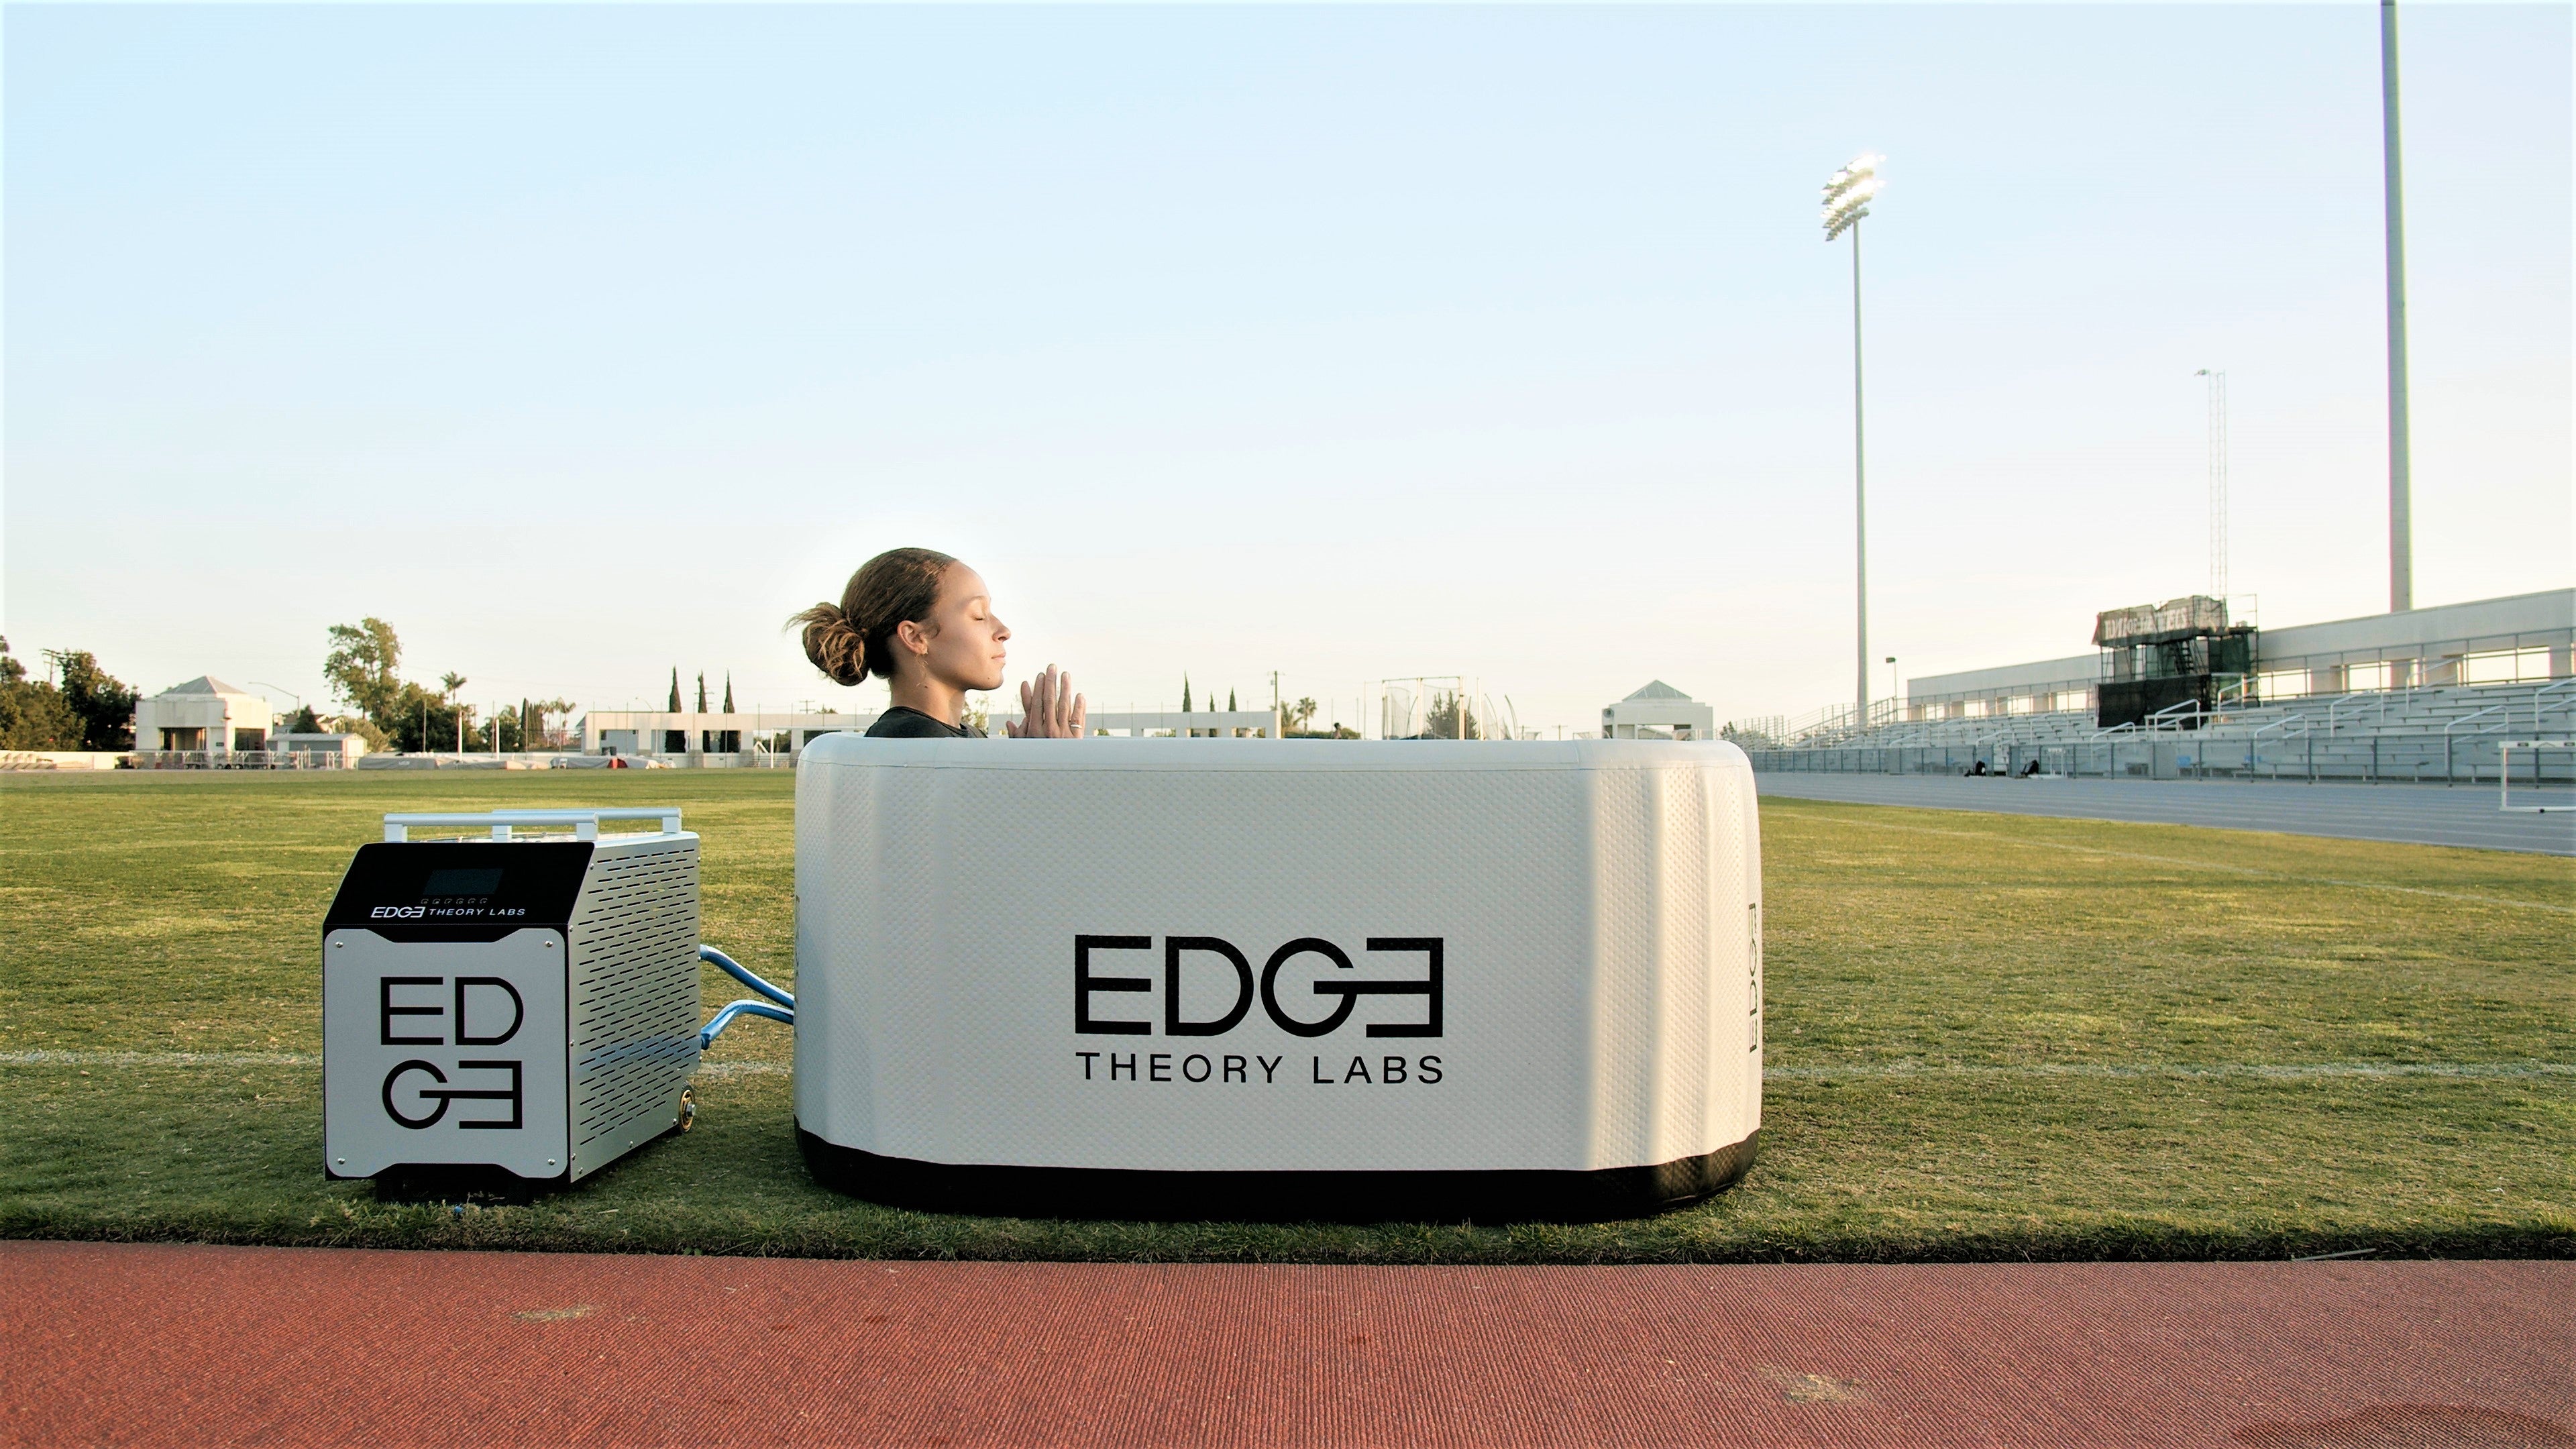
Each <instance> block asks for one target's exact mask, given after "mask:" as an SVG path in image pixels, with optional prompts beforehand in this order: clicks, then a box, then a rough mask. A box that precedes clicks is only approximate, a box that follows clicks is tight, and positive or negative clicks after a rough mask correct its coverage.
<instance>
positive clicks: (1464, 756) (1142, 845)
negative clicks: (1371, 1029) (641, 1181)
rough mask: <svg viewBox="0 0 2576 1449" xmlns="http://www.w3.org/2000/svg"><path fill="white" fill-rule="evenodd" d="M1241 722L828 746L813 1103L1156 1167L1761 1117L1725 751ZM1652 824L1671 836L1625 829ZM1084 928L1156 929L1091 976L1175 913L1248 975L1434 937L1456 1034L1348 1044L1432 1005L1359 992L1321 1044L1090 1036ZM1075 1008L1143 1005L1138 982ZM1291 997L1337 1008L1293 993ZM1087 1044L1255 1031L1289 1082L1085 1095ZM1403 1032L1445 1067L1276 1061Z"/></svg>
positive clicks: (1539, 1149)
mask: <svg viewBox="0 0 2576 1449" xmlns="http://www.w3.org/2000/svg"><path fill="white" fill-rule="evenodd" d="M1231 743H1233V742H1224V741H1206V742H1193V741H1186V740H1183V741H1170V740H1162V741H1124V740H1087V741H1061V742H1058V741H1023V742H1015V743H1013V744H1012V746H1011V747H1010V748H1007V749H993V748H986V747H980V746H978V745H975V744H970V743H962V742H952V741H907V740H874V741H870V740H860V739H856V738H852V739H847V740H826V741H821V742H818V743H817V745H816V746H815V747H814V748H813V749H812V750H810V751H809V753H808V754H807V756H806V758H805V762H804V768H803V770H801V771H800V774H799V779H798V801H797V831H798V840H797V862H798V867H797V868H798V896H799V912H798V978H797V979H798V991H799V1002H800V1007H799V1013H798V1015H799V1026H798V1041H797V1057H798V1070H797V1073H796V1094H797V1113H798V1118H799V1120H800V1122H801V1123H802V1124H803V1125H804V1126H805V1127H807V1128H808V1129H809V1130H813V1131H815V1132H817V1133H819V1134H820V1135H822V1136H824V1137H825V1138H826V1139H827V1140H830V1141H833V1142H837V1143H839V1144H841V1145H844V1146H851V1147H858V1148H862V1149H864V1150H867V1151H871V1152H878V1153H883V1154H887V1155H892V1156H898V1157H908V1158H915V1159H921V1160H927V1161H935V1162H951V1163H965V1162H982V1163H1006V1164H1017V1165H1033V1166H1114V1167H1137V1168H1161V1169H1167V1170H1192V1169H1197V1170H1206V1169H1217V1168H1251V1169H1272V1170H1352V1169H1366V1168H1383V1169H1395V1170H1406V1169H1426V1168H1429V1169H1441V1168H1446V1169H1480V1168H1498V1167H1532V1168H1557V1169H1591V1168H1602V1167H1622V1166H1634V1165H1639V1164H1642V1163H1649V1162H1663V1161H1671V1160H1675V1159H1678V1158H1683V1157H1688V1156H1695V1155H1699V1154H1702V1153H1706V1152H1709V1151H1712V1150H1715V1149H1716V1148H1719V1147H1723V1146H1726V1145H1728V1144H1730V1143H1733V1142H1735V1141H1738V1140H1741V1139H1742V1138H1743V1137H1744V1136H1746V1135H1748V1134H1749V1133H1750V1132H1751V1130H1752V1129H1753V1127H1754V1126H1755V1125H1756V1124H1758V1121H1759V1110H1760V1109H1759V1060H1758V1055H1756V1054H1754V1053H1751V1052H1748V1051H1747V1050H1746V1045H1747V1042H1746V1035H1745V1031H1746V1023H1745V1020H1744V1017H1743V1003H1744V987H1743V983H1744V981H1745V978H1746V976H1747V973H1748V971H1749V966H1750V963H1749V960H1748V950H1747V944H1746V936H1745V930H1744V925H1743V916H1744V914H1745V907H1746V905H1747V904H1748V903H1749V902H1748V899H1747V897H1748V895H1749V894H1750V892H1751V890H1752V889H1753V888H1754V887H1753V883H1754V882H1758V879H1759V876H1758V871H1759V863H1758V855H1756V854H1754V853H1753V852H1754V849H1755V847H1754V844H1753V841H1752V838H1751V837H1752V835H1753V833H1754V830H1755V826H1754V821H1753V815H1752V809H1753V807H1752V791H1751V777H1750V772H1749V770H1748V769H1747V767H1746V766H1745V764H1744V761H1743V756H1742V754H1741V753H1740V752H1738V751H1736V750H1735V749H1734V748H1733V747H1732V746H1730V745H1725V744H1718V743H1709V744H1691V745H1675V744H1670V743H1661V742H1655V743H1630V742H1585V743H1572V742H1568V743H1563V744H1556V743H1545V744H1539V743H1531V744H1510V745H1497V744H1493V743H1463V744H1461V743H1450V742H1436V741H1421V742H1416V741H1404V742H1384V743H1378V742H1370V743H1352V742H1324V741H1315V742H1304V741H1288V742H1283V743H1281V744H1278V745H1275V746H1264V747H1261V748H1258V749H1242V748H1234V749H1229V748H1227V746H1228V745H1229V744H1231ZM1176 751H1185V752H1190V757H1188V758H1186V759H1185V758H1183V757H1181V756H1179V755H1176V754H1175V752H1176ZM1666 825H1670V826H1673V827H1675V828H1676V830H1677V831H1678V833H1679V835H1680V836H1683V837H1687V838H1683V839H1679V840H1677V841H1668V842H1666V843H1665V844H1661V845H1651V844H1647V843H1645V841H1644V839H1643V837H1642V836H1640V835H1638V832H1642V831H1645V830H1647V829H1649V828H1658V829H1660V828H1661V827H1662V826H1666ZM1735 825H1740V828H1741V830H1742V833H1743V836H1744V839H1743V840H1742V841H1741V842H1740V843H1736V844H1729V845H1712V844H1710V841H1711V839H1712V838H1713V837H1712V832H1714V834H1715V836H1722V837H1725V838H1726V839H1728V840H1733V839H1734V838H1735V836H1736V833H1737V832H1736V829H1735V828H1732V827H1733V826H1735ZM1720 826H1728V827H1730V828H1723V829H1721V828H1718V827H1720ZM1623 832H1624V833H1623ZM1665 833H1666V834H1671V833H1673V832H1665ZM1631 836H1636V837H1637V838H1629V837H1631ZM1656 838H1657V839H1659V840H1661V839H1663V836H1660V835H1659V836H1657V837H1656ZM1622 840H1625V841H1626V843H1624V844H1619V843H1618V842H1620V841H1622ZM1604 842H1611V844H1609V845H1605V844H1604ZM1237 882H1253V883H1256V888H1254V889H1250V890H1244V889H1237V888H1235V886H1234V883H1237ZM1076 932H1087V933H1093V934H1129V933H1132V934H1138V935H1149V936H1151V937H1153V938H1154V939H1155V941H1156V943H1157V944H1156V948H1155V949H1154V950H1152V951H1151V952H1133V953H1117V954H1114V955H1104V956H1102V957H1100V958H1098V959H1097V961H1096V964H1095V971H1096V972H1098V973H1099V974H1102V975H1133V976H1146V977H1152V978H1159V977H1160V975H1161V969H1162V955H1161V950H1160V942H1161V940H1162V938H1164V937H1165V936H1168V935H1175V934H1179V935H1214V936H1220V937H1223V938H1225V939H1227V940H1229V941H1231V942H1233V943H1234V944H1235V945H1236V946H1237V947H1238V948H1240V949H1241V950H1243V952H1244V953H1245V955H1246V956H1247V957H1248V958H1249V959H1250V961H1251V962H1252V965H1253V967H1254V969H1255V971H1256V972H1258V971H1259V969H1260V967H1261V965H1262V964H1263V962H1264V961H1265V960H1266V959H1267V957H1268V956H1269V954H1270V952H1271V951H1272V950H1273V949H1275V948H1276V947H1277V946H1279V945H1280V944H1281V943H1283V942H1285V941H1287V940H1289V939H1292V938H1295V937H1299V936H1309V935H1320V936H1323V937H1326V938H1328V939H1330V940H1333V941H1334V942H1335V943H1336V944H1338V945H1340V946H1342V947H1343V948H1344V949H1345V950H1347V951H1349V952H1350V953H1351V954H1352V956H1353V959H1354V960H1355V961H1356V962H1357V963H1358V964H1359V966H1360V970H1359V971H1357V972H1355V973H1354V975H1355V976H1357V977H1359V978H1361V979H1368V978H1384V977H1389V976H1402V977H1412V976H1415V975H1417V974H1418V967H1417V966H1416V964H1415V963H1418V962H1419V960H1420V958H1419V956H1413V955H1407V956H1403V957H1379V958H1375V960H1376V961H1377V962H1379V963H1381V964H1372V960H1373V958H1372V957H1371V956H1369V955H1368V954H1367V953H1365V952H1363V950H1362V949H1361V948H1362V946H1363V944H1364V941H1365V939H1366V938H1367V937H1370V936H1403V935H1437V936H1442V937H1444V938H1445V939H1446V940H1447V943H1448V946H1447V959H1448V990H1447V1003H1446V1004H1447V1031H1446V1034H1445V1036H1444V1037H1442V1038H1387V1037H1379V1038H1371V1037H1367V1036H1365V1035H1364V1034H1363V1033H1362V1032H1361V1031H1360V1029H1359V1023H1361V1022H1365V1021H1367V1020H1371V1019H1376V1020H1385V1021H1393V1020H1415V1019H1418V1013H1419V1010H1420V1007H1421V1003H1420V1000H1419V999H1418V998H1363V999H1362V1001H1361V1002H1360V1005H1359V1009H1358V1011H1357V1013H1356V1014H1355V1016H1354V1020H1353V1023H1352V1024H1351V1025H1347V1026H1345V1027H1344V1028H1343V1029H1342V1030H1340V1031H1338V1032H1336V1033H1334V1034H1333V1035H1332V1036H1329V1037H1325V1038H1318V1039H1305V1038H1298V1037H1294V1036H1291V1035H1289V1034H1288V1033H1285V1032H1283V1031H1281V1030H1280V1029H1279V1028H1278V1027H1277V1026H1276V1025H1275V1024H1274V1023H1272V1022H1271V1021H1270V1020H1269V1019H1268V1018H1267V1017H1266V1015H1265V1014H1264V1013H1263V1011H1262V1009H1261V1007H1260V1006H1259V1004H1258V1003H1257V1002H1256V1004H1255V1005H1254V1006H1253V1008H1252V1011H1251V1014H1250V1015H1249V1017H1248V1018H1247V1019H1246V1021H1245V1022H1244V1023H1243V1024H1242V1025H1241V1026H1239V1027H1237V1028H1236V1029H1235V1030H1234V1031H1233V1032H1232V1033H1230V1034H1228V1035H1226V1036H1224V1037H1217V1038H1203V1037H1183V1038H1172V1037H1165V1036H1163V1035H1161V1034H1160V1029H1159V1021H1158V1022H1157V1031H1156V1034H1154V1035H1152V1036H1147V1037H1134V1036H1084V1037H1076V1036H1075V1035H1074V1034H1073V1031H1072V1020H1071V1009H1072V1003H1071V996H1072V961H1071V955H1072V938H1073V936H1074V934H1075V933H1076ZM1310 959H1311V958H1310ZM1394 961H1401V962H1403V963H1404V965H1403V966H1401V967H1395V966H1391V965H1389V964H1383V963H1389V962H1394ZM917 962H934V963H946V965H945V966H944V967H942V968H940V969H935V970H931V971H925V972H922V973H921V974H919V975H917V976H916V975H913V974H911V972H910V970H909V969H908V968H906V967H905V966H904V965H903V964H902V963H917ZM1596 962H1598V963H1600V964H1599V967H1598V970H1597V972H1596V971H1595V969H1594V967H1593V963H1596ZM875 963H887V966H886V967H885V968H880V967H878V966H877V965H876V964H875ZM1205 964H1206V965H1208V966H1209V967H1211V968H1213V962H1212V961H1211V962H1209V963H1205ZM1506 968H1508V969H1506ZM1214 969H1221V968H1214ZM1336 974H1338V973H1336ZM1313 977H1314V973H1313V972H1311V971H1308V970H1304V969H1302V968H1301V969H1299V970H1296V971H1293V972H1291V973H1289V974H1288V975H1284V976H1283V978H1282V980H1283V983H1284V982H1286V981H1288V980H1290V979H1292V978H1293V979H1295V980H1296V981H1298V982H1299V983H1300V984H1301V985H1302V983H1303V982H1305V981H1309V980H1312V979H1313ZM1094 1001H1095V1008H1096V1010H1097V1012H1098V1013H1099V1014H1100V1015H1102V1016H1104V1017H1109V1016H1115V1017H1133V1018H1143V1017H1146V1016H1147V1015H1149V1014H1155V1015H1158V1013H1159V1002H1160V993H1159V990H1157V991H1156V992H1154V993H1151V994H1144V993H1137V994H1109V993H1103V994H1100V995H1098V996H1096V997H1095V998H1094ZM1309 1002H1311V1003H1312V1004H1313V1006H1314V1007H1317V1008H1323V1007H1326V1006H1327V1005H1328V1003H1327V1002H1326V1001H1325V1000H1324V999H1321V998H1312V997H1309V998H1306V1000H1304V1001H1300V1000H1297V999H1296V998H1294V997H1289V998H1288V999H1286V1000H1284V1001H1283V1006H1285V1007H1286V1008H1287V1009H1289V1010H1291V1011H1293V1012H1297V1013H1298V1014H1300V1015H1313V1014H1317V1013H1315V1012H1312V1011H1309V1010H1307V1006H1308V1003H1309ZM872 1027H873V1028H876V1029H872ZM1076 1049H1081V1050H1098V1051H1101V1052H1104V1053H1108V1052H1118V1053H1126V1052H1135V1053H1139V1054H1140V1065H1141V1064H1142V1062H1143V1056H1142V1054H1145V1053H1151V1052H1157V1051H1160V1052H1169V1053H1172V1054H1174V1057H1175V1060H1176V1061H1177V1060H1178V1059H1179V1057H1180V1056H1182V1055H1185V1054H1187V1053H1189V1052H1191V1051H1198V1052H1203V1053H1206V1054H1209V1055H1211V1056H1217V1055H1221V1054H1222V1053H1225V1052H1234V1053H1238V1054H1247V1055H1249V1054H1256V1053H1257V1054H1259V1055H1267V1056H1273V1057H1279V1058H1282V1059H1283V1060H1282V1061H1281V1064H1280V1066H1279V1068H1278V1073H1279V1076H1280V1079H1281V1084H1280V1085H1278V1086H1259V1085H1255V1086H1252V1087H1249V1088H1246V1087H1242V1086H1235V1087H1220V1086H1218V1085H1216V1084H1208V1085H1203V1086H1196V1087H1191V1086H1185V1085H1182V1084H1177V1083H1174V1084H1159V1085H1156V1084H1131V1083H1124V1082H1121V1083H1114V1084H1113V1083H1099V1084H1094V1089H1093V1090H1082V1087H1083V1084H1082V1083H1080V1082H1079V1080H1078V1066H1077V1064H1076V1062H1075V1059H1074V1058H1073V1057H1072V1055H1071V1053H1072V1052H1073V1051H1074V1050H1076ZM1396 1054H1401V1055H1404V1056H1406V1057H1408V1058H1415V1059H1418V1058H1419V1057H1420V1056H1422V1055H1425V1054H1429V1055H1437V1056H1440V1057H1442V1058H1443V1066H1444V1070H1445V1071H1446V1073H1447V1075H1448V1080H1447V1081H1445V1082H1443V1083H1441V1084H1438V1085H1436V1086H1421V1085H1415V1084H1407V1085H1404V1086H1386V1085H1374V1086H1363V1085H1360V1084H1356V1083H1354V1084H1350V1085H1347V1086H1341V1085H1336V1086H1332V1087H1323V1086H1314V1085H1312V1084H1311V1083H1310V1082H1305V1081H1300V1082H1297V1083H1295V1084H1290V1083H1289V1081H1288V1078H1289V1076H1290V1074H1291V1072H1292V1071H1293V1072H1295V1073H1298V1074H1301V1075H1302V1074H1304V1073H1306V1072H1307V1071H1308V1070H1309V1068H1310V1062H1309V1059H1310V1058H1311V1057H1315V1056H1318V1055H1320V1056H1322V1057H1324V1058H1326V1059H1327V1060H1328V1063H1329V1064H1330V1065H1331V1066H1332V1067H1333V1068H1335V1069H1336V1070H1338V1069H1340V1068H1342V1067H1344V1066H1346V1064H1347V1062H1348V1059H1349V1058H1350V1057H1351V1056H1353V1055H1362V1056H1367V1057H1369V1058H1371V1059H1372V1065H1373V1066H1374V1065H1376V1064H1377V1060H1378V1059H1381V1058H1382V1057H1384V1056H1386V1055H1396ZM1100 1060H1101V1061H1103V1062H1105V1060H1106V1058H1105V1057H1104V1058H1102V1059H1100ZM1069 1073H1071V1074H1072V1075H1071V1076H1069V1075H1068V1074H1069ZM1256 1075H1257V1072H1256ZM1147 1093H1167V1094H1171V1095H1168V1096H1163V1097H1153V1096H1148V1095H1147Z"/></svg>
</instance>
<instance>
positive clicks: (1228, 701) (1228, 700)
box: [1225, 689, 1234, 714]
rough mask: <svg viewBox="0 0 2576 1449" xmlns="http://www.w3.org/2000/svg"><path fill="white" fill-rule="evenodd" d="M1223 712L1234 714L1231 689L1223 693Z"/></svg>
mask: <svg viewBox="0 0 2576 1449" xmlns="http://www.w3.org/2000/svg"><path fill="white" fill-rule="evenodd" d="M1225 712H1226V713H1227V714H1232V713H1234V691H1233V690H1231V689H1229V690H1227V691H1226V692H1225Z"/></svg>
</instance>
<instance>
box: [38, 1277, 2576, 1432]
mask: <svg viewBox="0 0 2576 1449" xmlns="http://www.w3.org/2000/svg"><path fill="white" fill-rule="evenodd" d="M2571 1313H2576V1264H2570V1263H2563V1262H2499V1263H2446V1262H2404V1263H2367V1262H2337V1263H2300V1264H2291V1263H2282V1264H2241V1263H2239V1264H2224V1263H2197V1264H2193V1263H2183V1264H2119V1263H2106V1264H2058V1265H1954V1266H1920V1267H1894V1266H1851V1267H1699V1268H1689V1267H1648V1268H1298V1267H1227V1266H1165V1267H1153V1266H1111V1265H1088V1264H1048V1263H1033V1264H1001V1263H865V1262H860V1263H851V1262H813V1261H797V1260H774V1259H753V1258H646V1257H585V1256H555V1255H546V1254H535V1253H527V1254H514V1253H379V1252H349V1251H326V1250H308V1249H279V1248H206V1247H180V1246H120V1245H107V1244H79V1243H66V1244H55V1243H0V1390H5V1409H4V1410H0V1440H6V1441H7V1442H9V1443H14V1444H77V1445H92V1444H137V1445H148V1444H185V1445H208V1444H371V1445H372V1444H549V1445H551V1444H602V1445H610V1444H618V1445H623V1444H836V1445H837V1444H904V1445H960V1446H962V1445H987V1444H1071V1445H1094V1444H1097V1445H1117V1446H1130V1445H1161V1444H1173V1445H1310V1444H1311V1445H1342V1444H1351V1445H1378V1444H1383V1445H1449V1444H1463V1445H1541V1444H1544V1445H1555V1444H1568V1445H1573V1444H1581V1445H1648V1444H1651V1445H1675V1446H1682V1445H1689V1446H1704V1445H1736V1444H1761V1445H1906V1446H1916V1445H1924V1446H1931V1445H1954V1444H1955V1445H1970V1444H1974V1445H1988V1444H1998V1445H2020V1444H2029V1445H2176V1444H2219V1445H2256V1446H2274V1449H2363V1446H2374V1449H2375V1446H2392V1449H2393V1446H2401V1445H2402V1446H2460V1449H2466V1446H2480V1449H2484V1446H2503V1445H2571V1444H2576V1432H2571V1431H2570V1426H2569V1421H2570V1415H2571V1408H2576V1402H2572V1401H2576V1324H2571Z"/></svg>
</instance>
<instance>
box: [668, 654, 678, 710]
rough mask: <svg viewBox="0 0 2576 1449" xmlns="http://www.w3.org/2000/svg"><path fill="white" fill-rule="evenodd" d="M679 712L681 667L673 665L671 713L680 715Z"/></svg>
mask: <svg viewBox="0 0 2576 1449" xmlns="http://www.w3.org/2000/svg"><path fill="white" fill-rule="evenodd" d="M679 712H680V666H678V665H676V664H674V665H672V666H671V709H670V713H672V714H678V713H679Z"/></svg>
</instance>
